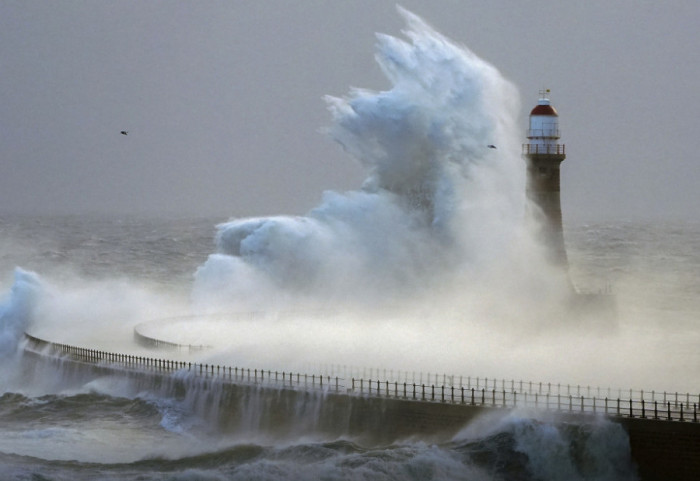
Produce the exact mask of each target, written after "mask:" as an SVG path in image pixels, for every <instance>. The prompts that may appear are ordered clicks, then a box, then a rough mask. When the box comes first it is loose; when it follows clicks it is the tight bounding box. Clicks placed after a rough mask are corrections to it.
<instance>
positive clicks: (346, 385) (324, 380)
mask: <svg viewBox="0 0 700 481" xmlns="http://www.w3.org/2000/svg"><path fill="white" fill-rule="evenodd" d="M25 339H26V340H27V348H26V349H28V350H31V351H32V352H35V353H39V354H43V355H46V356H50V357H55V358H61V359H68V360H71V361H74V362H80V363H86V364H92V365H96V366H103V367H108V368H115V369H120V370H127V371H139V372H152V373H154V374H155V373H157V374H164V375H178V374H181V375H183V376H194V377H203V378H207V379H210V380H213V381H216V382H220V383H227V384H242V385H260V386H269V387H277V388H283V389H296V390H314V391H316V390H320V391H324V392H331V393H339V394H345V395H352V396H362V397H374V398H386V399H394V400H404V401H414V402H431V403H446V404H460V405H465V406H480V407H488V408H500V409H517V408H522V409H534V410H546V411H554V412H560V413H571V414H601V415H605V416H617V417H630V418H641V419H652V420H665V421H677V422H695V423H697V422H698V408H699V406H700V394H690V393H683V394H681V393H677V392H674V393H669V392H657V391H643V390H632V389H629V390H624V391H623V390H622V389H616V390H613V389H610V388H603V389H601V388H591V387H590V386H585V387H582V386H580V385H576V386H574V385H570V384H553V383H542V382H532V381H515V380H510V381H506V380H504V379H500V380H497V379H493V378H490V379H489V378H479V377H464V376H447V375H445V374H443V375H438V374H433V375H431V374H422V373H415V372H414V373H412V377H413V379H414V380H413V381H412V382H411V381H409V380H407V379H408V378H409V375H410V374H409V373H408V372H397V373H396V374H394V373H393V372H390V373H389V375H390V376H391V377H392V378H393V379H394V380H392V381H390V380H387V378H386V372H385V377H384V380H380V379H379V378H378V377H379V374H380V372H381V370H374V371H373V370H371V371H370V373H371V374H375V373H376V374H377V378H375V379H372V378H369V379H365V378H364V377H359V378H355V377H351V378H350V379H348V378H346V377H341V376H338V375H337V374H336V375H332V374H333V373H334V372H336V373H337V371H338V369H337V368H335V369H333V368H331V369H324V371H325V372H322V373H320V374H302V373H299V372H297V373H293V372H291V371H271V370H264V369H250V368H241V367H229V366H220V365H211V364H200V363H191V362H183V361H173V360H167V359H158V358H148V357H141V356H134V355H129V354H119V353H113V352H107V351H99V350H94V349H86V348H82V347H77V346H71V345H67V344H60V343H53V342H49V341H45V340H42V339H39V338H37V337H34V336H31V335H29V334H25ZM329 372H330V373H331V374H328V373H329ZM402 375H403V378H404V380H403V381H401V380H400V379H401V377H402ZM416 377H418V379H419V382H415V378H416ZM424 377H425V379H426V380H427V382H422V381H423V378H424ZM396 379H399V380H396Z"/></svg>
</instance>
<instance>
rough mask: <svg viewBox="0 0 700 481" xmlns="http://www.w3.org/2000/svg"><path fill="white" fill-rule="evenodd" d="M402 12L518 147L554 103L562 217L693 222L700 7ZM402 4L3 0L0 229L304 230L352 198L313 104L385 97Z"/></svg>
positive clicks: (473, 6)
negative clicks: (274, 217) (306, 217)
mask: <svg viewBox="0 0 700 481" xmlns="http://www.w3.org/2000/svg"><path fill="white" fill-rule="evenodd" d="M400 3H401V5H402V6H404V7H405V8H407V9H409V10H411V11H413V12H414V13H416V14H418V15H419V16H421V17H423V18H424V19H425V20H426V21H427V22H428V23H430V24H431V25H432V26H433V27H435V28H436V29H437V30H438V31H440V32H442V33H443V34H445V35H447V36H448V37H450V38H452V39H453V40H455V41H457V42H459V43H462V44H465V45H467V46H468V47H469V48H471V49H472V50H473V51H474V52H475V53H477V54H478V55H479V56H481V57H483V58H484V59H486V60H487V61H489V62H491V63H493V64H494V65H495V66H496V67H497V68H499V69H500V70H501V72H502V73H503V74H504V75H505V76H506V77H507V78H509V79H510V80H511V81H513V82H514V83H515V84H516V85H517V86H518V88H519V90H520V92H521V98H522V103H523V109H522V112H521V117H522V122H523V136H524V135H525V130H526V128H527V120H526V118H527V113H528V112H529V110H530V109H531V108H532V106H534V104H535V103H536V101H537V98H538V90H539V89H540V88H542V87H548V88H550V89H552V95H551V98H552V102H553V104H554V105H555V106H556V108H557V109H558V111H559V114H560V127H561V130H562V136H563V138H562V141H563V142H564V143H566V145H567V154H568V157H567V160H566V161H565V163H564V164H563V167H562V202H563V208H564V216H565V219H568V220H574V221H582V220H602V219H614V220H624V219H637V218H663V217H667V216H670V217H673V218H680V219H690V220H696V221H698V220H700V213H698V210H699V208H700V193H699V192H700V189H699V188H698V187H699V184H700V158H699V156H698V152H700V131H699V129H698V120H699V117H700V115H699V113H700V94H699V91H698V88H699V87H698V86H700V41H699V40H698V34H697V27H698V25H700V2H696V1H693V0H685V1H680V0H671V1H664V2H656V1H641V0H638V1H631V0H614V1H609V0H587V1H585V2H582V1H545V0H535V1H521V0H488V1H486V0H484V1H481V0H479V1H457V0H453V1H450V0H405V1H403V2H400ZM395 5H396V2H395V1H393V0H391V1H383V0H374V1H368V0H353V1H347V2H341V1H311V0H307V1H301V0H299V1H278V0H267V1H236V0H229V1H220V2H219V1H207V2H194V1H189V2H185V1H176V0H171V1H163V2H157V1H146V2H144V1H133V2H132V1H118V2H117V1H84V2H81V1H56V2H45V1H11V0H4V1H2V2H0V119H1V122H2V124H1V125H0V212H2V213H27V212H30V213H37V214H59V213H84V212H97V213H101V212H116V213H125V212H129V213H136V214H147V215H160V214H181V215H201V216H209V215H213V216H222V218H224V219H225V218H227V217H229V216H242V215H264V214H280V213H289V214H300V213H304V212H306V211H307V210H308V209H310V208H311V207H313V206H315V205H316V204H318V203H319V200H320V196H321V193H322V192H323V191H324V190H327V189H333V190H341V191H342V190H348V189H355V188H357V187H358V186H359V185H360V183H361V181H362V179H363V178H364V173H363V172H362V171H361V169H360V168H359V166H358V165H356V164H355V162H354V161H353V160H352V159H350V158H348V157H347V156H346V155H345V154H344V153H343V152H342V151H341V150H340V149H339V148H338V147H337V146H336V145H335V144H334V143H333V142H332V141H331V140H330V139H328V138H326V137H325V136H324V135H323V134H320V133H319V129H320V128H322V127H324V126H326V125H328V124H329V122H330V114H329V113H328V112H327V111H326V107H325V103H324V102H323V100H322V97H323V95H325V94H331V95H336V96H341V95H344V94H346V93H347V92H348V89H349V88H350V87H351V86H355V87H366V88H372V89H385V88H387V87H388V83H387V81H386V80H385V79H384V77H383V76H382V74H381V72H380V71H379V68H378V66H377V65H376V64H375V62H374V53H375V49H374V44H375V36H374V33H375V32H382V33H388V34H390V35H400V30H401V28H402V27H403V22H402V19H401V17H400V16H399V15H398V13H397V12H396V8H395ZM122 129H127V130H128V131H129V135H128V136H126V137H125V136H123V135H120V134H119V131H120V130H122Z"/></svg>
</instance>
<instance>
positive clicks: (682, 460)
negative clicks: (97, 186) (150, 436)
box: [24, 334, 700, 481]
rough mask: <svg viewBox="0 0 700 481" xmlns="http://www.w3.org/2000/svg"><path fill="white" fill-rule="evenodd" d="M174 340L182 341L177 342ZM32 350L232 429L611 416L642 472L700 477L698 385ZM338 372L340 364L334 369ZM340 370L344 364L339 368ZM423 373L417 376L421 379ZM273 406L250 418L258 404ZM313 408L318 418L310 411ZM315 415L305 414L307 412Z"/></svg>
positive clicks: (420, 426) (449, 426)
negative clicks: (183, 400)
mask: <svg viewBox="0 0 700 481" xmlns="http://www.w3.org/2000/svg"><path fill="white" fill-rule="evenodd" d="M166 347H170V348H173V347H177V346H176V345H171V346H166ZM24 355H25V357H27V358H30V359H33V360H34V361H35V362H40V363H41V364H43V365H45V366H46V365H49V367H51V365H52V364H53V368H55V369H56V368H60V369H63V370H64V371H65V372H66V373H69V374H66V375H72V376H75V375H77V374H80V376H103V375H118V376H123V377H125V378H127V379H129V380H130V381H131V382H133V383H134V385H135V386H136V387H137V388H138V389H145V388H149V389H154V390H156V391H157V392H159V393H162V394H165V395H174V396H186V395H188V394H191V393H192V392H197V391H201V392H202V393H205V394H206V397H207V398H208V399H209V401H208V403H209V415H210V416H212V418H216V423H217V425H219V426H220V427H221V428H222V429H240V428H241V427H246V426H247V427H256V426H253V424H255V423H257V424H258V426H257V427H260V428H263V429H269V430H271V431H272V432H274V433H280V432H281V433H282V434H286V435H296V434H310V433H314V432H316V433H321V434H327V435H330V436H343V435H349V436H353V437H357V438H358V439H361V440H364V441H365V442H370V443H379V444H383V443H392V442H395V441H397V440H400V439H405V438H409V437H420V438H421V439H425V440H427V441H435V442H439V441H445V440H449V439H450V438H451V437H452V436H454V435H455V434H457V433H458V432H459V431H460V430H461V429H462V428H463V427H464V426H466V425H467V424H468V423H469V422H470V421H472V420H473V419H475V418H477V417H479V416H481V415H484V414H488V413H492V414H493V413H500V414H503V415H506V414H507V413H509V412H512V411H516V410H517V411H518V412H519V413H522V415H528V414H531V415H533V416H536V415H541V414H542V413H545V414H546V413H551V414H552V415H553V416H555V419H556V420H557V421H556V422H561V423H572V424H576V423H585V422H589V421H590V420H591V419H595V418H596V417H597V416H602V417H605V418H607V419H609V420H610V421H612V422H615V423H618V424H619V425H621V426H622V427H623V428H624V429H625V431H626V432H627V433H628V435H629V439H630V448H631V455H632V458H633V460H634V461H635V463H636V464H637V466H638V469H639V474H640V479H642V480H644V481H646V480H662V479H663V480H676V479H677V480H690V479H693V480H695V479H698V477H699V476H700V423H699V422H698V408H699V406H700V394H698V393H675V392H674V393H667V392H661V393H659V392H655V391H633V390H625V391H623V390H619V389H618V390H610V389H601V388H591V387H588V386H583V387H582V386H572V385H563V384H552V383H542V382H531V381H515V380H504V379H500V380H496V379H488V378H472V377H463V376H462V377H456V376H446V375H442V376H440V375H433V376H430V375H428V376H427V382H422V381H423V379H422V377H423V376H422V375H421V379H420V380H419V382H415V373H414V374H413V375H411V373H406V372H403V373H398V372H397V373H393V372H390V373H389V375H388V376H387V375H386V373H384V374H385V376H384V378H379V375H380V372H379V370H375V372H373V374H376V376H375V377H374V378H367V379H365V378H363V377H357V378H356V377H350V378H346V377H341V376H339V375H338V374H337V373H333V372H331V373H329V372H319V373H312V374H308V373H299V372H291V371H270V370H265V369H253V368H247V367H246V368H244V367H232V366H218V365H210V364H198V363H191V362H183V361H174V360H168V359H162V358H147V357H139V356H133V355H129V354H121V353H114V352H106V351H99V350H93V349H89V348H84V347H78V346H71V345H66V344H59V343H53V342H50V341H47V340H44V339H40V338H37V337H34V336H32V335H30V334H25V346H24ZM330 371H333V369H330ZM335 371H338V369H335ZM411 378H413V379H411ZM256 403H257V404H258V405H259V406H263V408H264V409H267V410H269V411H270V412H268V413H265V412H260V410H259V409H258V410H257V411H256V413H255V417H256V419H252V420H251V419H246V413H248V415H250V412H251V409H252V407H251V406H253V405H254V404H256ZM311 412H312V413H313V418H311V417H309V413H311ZM300 416H301V417H304V416H306V418H305V419H302V420H301V422H299V419H297V418H299V417H300Z"/></svg>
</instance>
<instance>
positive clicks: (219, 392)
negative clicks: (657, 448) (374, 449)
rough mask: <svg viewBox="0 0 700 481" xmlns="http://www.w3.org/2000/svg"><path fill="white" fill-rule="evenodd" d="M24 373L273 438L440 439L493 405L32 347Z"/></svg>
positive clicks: (223, 428) (35, 379)
mask: <svg viewBox="0 0 700 481" xmlns="http://www.w3.org/2000/svg"><path fill="white" fill-rule="evenodd" d="M57 372H58V373H59V375H58V376H56V373H57ZM24 378H25V379H26V381H27V382H28V383H29V382H42V383H43V382H46V380H47V379H48V380H55V381H56V382H57V385H60V386H61V387H63V388H66V387H68V388H70V387H73V386H75V387H78V386H82V385H85V384H87V383H90V382H96V381H98V380H99V382H102V383H106V384H109V385H110V386H114V385H118V388H119V390H120V392H123V393H124V395H131V396H136V395H143V394H145V393H149V394H152V395H155V396H159V397H168V398H172V399H175V400H177V401H179V402H182V403H183V404H184V406H185V407H186V408H188V409H190V410H192V411H193V412H195V413H197V415H198V416H200V417H201V418H202V419H204V420H205V421H206V422H207V424H208V425H209V426H210V428H211V429H212V430H215V431H219V432H221V433H241V434H242V435H246V436H247V435H249V434H254V435H255V436H262V437H265V436H270V437H274V439H285V438H286V439H293V438H298V437H300V436H314V437H318V438H325V439H336V438H339V437H351V438H353V439H357V440H358V441H360V442H362V443H364V444H367V445H381V444H389V443H392V442H394V441H397V440H400V439H405V438H409V437H413V436H416V437H420V438H421V439H422V440H426V441H436V442H438V441H446V440H449V439H450V438H451V437H452V436H454V435H455V434H456V433H458V432H459V430H460V429H461V428H462V427H464V426H465V425H466V424H467V423H468V422H469V421H470V420H472V419H474V418H475V417H476V416H478V415H480V414H482V413H484V412H493V411H494V409H495V408H493V407H485V406H471V405H466V404H449V403H431V402H420V401H413V400H401V399H390V398H382V397H369V396H358V395H349V394H347V392H345V390H344V389H343V388H341V389H340V391H339V392H333V390H334V386H333V385H332V384H331V385H328V388H327V389H326V390H322V389H318V388H316V389H315V390H314V389H311V390H303V389H294V388H289V387H275V386H265V385H255V384H235V383H228V382H221V380H220V379H217V378H216V377H210V378H207V377H203V376H199V375H192V374H191V373H188V372H187V371H186V370H184V371H177V372H163V373H159V372H154V371H139V370H128V369H124V368H123V367H122V366H119V365H110V364H92V363H85V362H79V361H75V360H72V359H69V358H60V357H59V358H57V357H52V356H45V355H43V354H42V353H38V352H34V351H25V352H24ZM502 411H503V412H504V413H505V412H508V410H505V409H503V410H502Z"/></svg>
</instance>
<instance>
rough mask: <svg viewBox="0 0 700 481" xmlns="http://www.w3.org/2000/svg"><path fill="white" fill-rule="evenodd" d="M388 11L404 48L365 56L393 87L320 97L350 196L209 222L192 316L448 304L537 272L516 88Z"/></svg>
mask: <svg viewBox="0 0 700 481" xmlns="http://www.w3.org/2000/svg"><path fill="white" fill-rule="evenodd" d="M400 12H401V14H402V15H403V16H404V18H405V20H406V22H407V27H406V30H405V31H404V33H405V35H406V36H407V38H408V41H404V40H400V39H398V38H394V37H391V36H388V35H379V36H378V45H377V54H376V59H377V62H378V63H379V65H380V67H381V68H382V71H383V72H384V74H385V75H386V76H387V78H388V79H389V81H390V82H391V84H392V87H391V88H390V89H389V90H387V91H382V92H374V91H369V90H361V89H354V90H352V91H351V92H350V94H349V95H348V96H347V97H343V98H338V97H331V96H328V97H326V101H327V103H328V106H329V109H330V111H331V114H332V116H333V120H334V123H333V125H332V126H331V127H330V128H328V129H327V132H328V134H329V135H330V136H331V137H332V138H333V139H334V140H335V141H337V142H338V143H339V144H340V145H341V146H342V147H343V148H344V149H345V151H347V152H348V153H349V154H350V155H351V156H352V157H354V158H355V159H356V160H357V161H358V162H360V163H361V164H362V165H363V166H364V167H365V168H366V169H367V172H368V176H367V178H366V180H365V182H364V184H363V185H362V188H361V189H359V190H357V191H350V192H346V193H337V192H326V193H325V194H324V196H323V200H322V203H321V204H320V205H319V206H318V207H316V208H315V209H313V210H311V211H310V212H309V213H308V214H307V215H305V216H300V217H288V216H276V217H266V218H255V219H239V220H233V221H230V222H228V223H224V224H221V225H220V226H219V232H218V235H217V252H216V253H215V254H212V255H211V256H210V257H209V259H208V260H207V262H206V263H205V264H204V265H202V266H201V267H200V268H199V269H198V271H197V274H196V282H195V286H194V296H193V297H194V299H195V301H196V304H197V308H198V309H200V310H202V311H207V310H208V311H216V310H218V309H222V308H236V309H261V308H265V309H274V308H279V309H281V308H290V306H292V307H299V306H302V307H303V306H308V305H309V304H310V305H312V306H318V305H319V304H321V305H322V306H329V305H332V306H335V307H336V308H337V307H340V306H348V305H354V306H357V305H358V304H359V305H363V306H366V305H374V306H376V305H379V306H391V305H394V306H396V305H402V304H405V303H406V302H407V299H409V298H412V299H416V298H420V299H427V298H430V299H432V300H433V301H434V300H435V299H436V296H441V295H443V293H444V291H445V290H447V291H449V295H448V297H449V298H450V299H449V301H448V302H452V301H454V300H455V296H454V294H455V291H456V294H457V295H458V296H459V297H464V293H465V292H466V291H469V290H475V289H476V288H477V286H479V285H483V283H484V282H486V283H488V282H489V276H491V277H495V278H500V277H501V276H502V275H503V272H504V269H508V272H509V274H510V277H511V278H512V277H513V276H512V274H514V273H515V274H516V277H518V273H524V276H525V277H526V278H528V277H531V276H533V275H536V276H539V273H536V274H533V271H535V270H537V269H533V268H532V266H537V267H540V264H541V263H540V260H541V252H540V251H539V250H538V248H537V247H536V246H534V244H533V243H532V242H531V240H530V238H529V234H528V232H527V229H526V227H525V225H524V224H525V223H524V216H525V212H526V210H527V206H526V199H525V188H524V186H525V167H524V163H523V162H522V159H520V155H519V152H520V149H519V142H520V140H519V138H520V137H521V132H520V129H518V128H517V127H516V122H515V119H516V116H517V112H518V107H519V101H518V96H517V92H516V89H515V88H514V87H513V85H512V84H511V83H510V82H508V81H507V80H505V79H504V78H503V77H502V76H501V75H500V73H499V72H498V70H496V69H495V68H494V67H493V66H491V65H490V64H488V63H486V62H485V61H483V60H481V59H480V58H478V57H477V56H476V55H475V54H474V53H472V52H470V51H469V50H468V49H466V48H465V47H462V46H459V45H457V44H455V43H454V42H452V41H450V40H449V39H447V38H445V37H444V36H442V35H441V34H439V33H437V32H436V31H435V30H433V29H432V28H431V27H430V26H428V25H427V24H426V23H425V22H423V21H422V20H421V19H420V18H418V17H417V16H415V15H413V14H411V13H409V12H407V11H405V10H402V9H400ZM493 146H496V148H492V147H493ZM524 259H527V264H526V265H523V264H522V262H523V260H524ZM511 262H512V263H516V264H517V263H518V262H519V263H520V266H516V267H515V268H513V266H509V267H507V268H506V266H507V265H508V264H510V263H511ZM496 272H498V274H495V273H496ZM543 277H546V276H543ZM519 280H520V281H521V282H522V284H526V285H527V284H531V283H529V279H528V280H527V281H523V277H522V276H521V277H519ZM493 282H496V283H499V284H503V283H501V282H500V279H499V280H495V281H493ZM518 283H519V282H514V284H518ZM506 284H508V283H506ZM502 287H503V286H502ZM521 287H522V286H518V287H514V291H517V290H518V289H519V288H521ZM479 295H480V294H479ZM477 297H478V296H477Z"/></svg>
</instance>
